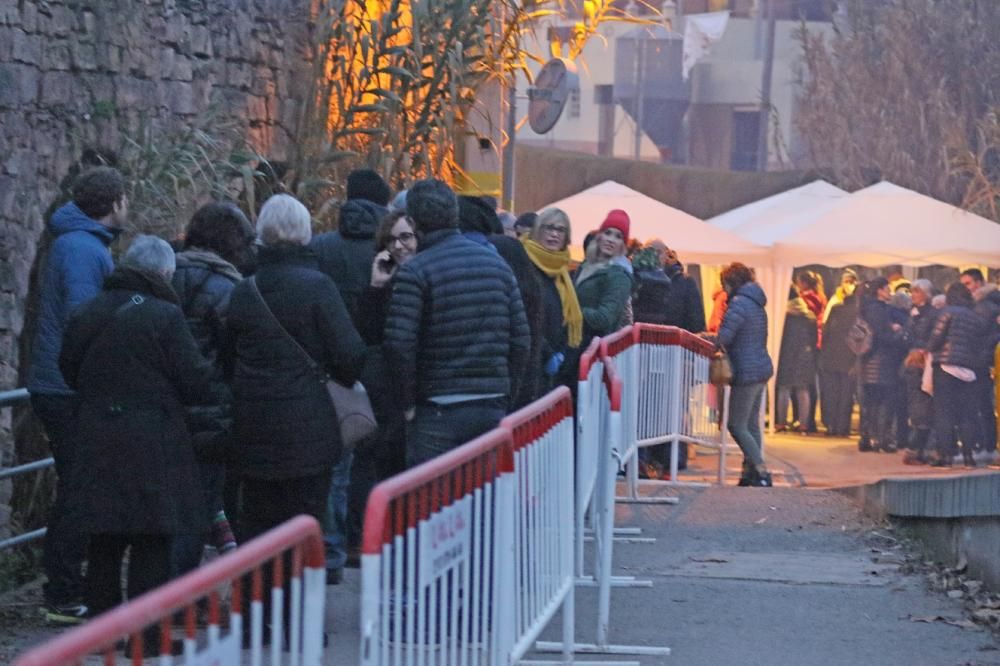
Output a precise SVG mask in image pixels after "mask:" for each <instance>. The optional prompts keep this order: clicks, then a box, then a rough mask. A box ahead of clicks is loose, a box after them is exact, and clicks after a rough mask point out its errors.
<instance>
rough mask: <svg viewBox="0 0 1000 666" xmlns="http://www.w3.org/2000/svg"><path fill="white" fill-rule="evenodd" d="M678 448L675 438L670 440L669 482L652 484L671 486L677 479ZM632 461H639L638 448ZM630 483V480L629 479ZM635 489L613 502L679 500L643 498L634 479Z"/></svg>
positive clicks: (675, 502) (648, 502)
mask: <svg viewBox="0 0 1000 666" xmlns="http://www.w3.org/2000/svg"><path fill="white" fill-rule="evenodd" d="M678 446H679V443H678V440H677V439H676V438H674V439H672V440H670V478H671V481H669V482H663V481H655V482H654V483H663V484H664V485H668V484H672V483H675V482H676V479H677V465H678V462H677V456H678V452H677V447H678ZM633 460H635V461H638V460H639V447H638V446H637V447H636V448H635V453H634V454H633ZM635 468H636V476H637V477H638V462H637V463H636V465H635ZM630 481H631V479H630ZM634 483H635V487H634V488H629V494H628V496H626V497H616V498H615V501H616V502H618V503H621V504H679V503H680V500H679V499H678V498H676V497H644V496H642V495H640V494H639V490H638V486H639V480H638V478H636V480H635V482H634ZM618 541H625V542H627V543H656V539H651V540H649V541H633V540H629V539H618Z"/></svg>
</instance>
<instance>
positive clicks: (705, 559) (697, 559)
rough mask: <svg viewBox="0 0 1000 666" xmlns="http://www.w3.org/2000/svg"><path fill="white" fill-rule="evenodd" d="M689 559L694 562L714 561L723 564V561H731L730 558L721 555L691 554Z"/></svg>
mask: <svg viewBox="0 0 1000 666" xmlns="http://www.w3.org/2000/svg"><path fill="white" fill-rule="evenodd" d="M688 559H689V560H691V561H692V562H710V563H714V564H723V563H725V562H728V561H729V560H727V559H724V558H721V557H694V556H691V557H688Z"/></svg>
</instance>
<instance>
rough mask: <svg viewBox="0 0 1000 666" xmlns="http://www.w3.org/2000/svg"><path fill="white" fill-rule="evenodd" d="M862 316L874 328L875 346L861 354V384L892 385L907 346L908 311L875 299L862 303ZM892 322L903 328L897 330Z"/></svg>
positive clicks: (896, 380)
mask: <svg viewBox="0 0 1000 666" xmlns="http://www.w3.org/2000/svg"><path fill="white" fill-rule="evenodd" d="M861 318H862V319H864V320H865V321H866V322H868V325H869V326H870V327H871V329H872V348H871V350H870V351H869V352H868V353H867V354H865V355H864V356H862V357H861V383H862V384H878V385H882V386H885V385H890V384H895V383H896V382H898V381H899V370H900V368H901V367H902V364H903V359H905V358H906V351H907V349H908V344H909V343H908V336H907V330H906V326H907V324H908V323H909V321H908V318H907V315H906V312H904V311H902V310H900V309H898V308H894V307H892V306H891V305H889V304H888V303H883V302H882V301H880V300H878V299H875V298H868V299H866V300H863V301H862V303H861ZM893 324H899V325H900V330H898V331H894V330H893V328H892V325H893Z"/></svg>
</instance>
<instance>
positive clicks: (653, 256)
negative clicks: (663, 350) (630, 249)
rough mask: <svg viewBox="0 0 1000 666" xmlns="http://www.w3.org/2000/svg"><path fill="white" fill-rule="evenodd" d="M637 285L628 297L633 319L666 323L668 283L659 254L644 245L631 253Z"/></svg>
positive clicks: (648, 322) (668, 297)
mask: <svg viewBox="0 0 1000 666" xmlns="http://www.w3.org/2000/svg"><path fill="white" fill-rule="evenodd" d="M632 267H633V268H634V269H635V279H636V282H637V283H638V288H637V291H636V294H635V296H634V297H633V298H632V314H633V316H634V317H635V321H636V322H640V323H646V324H658V325H660V326H669V325H670V324H669V323H667V317H668V310H669V307H670V306H669V301H670V299H671V295H672V291H671V286H672V282H671V280H670V278H669V277H667V274H666V273H665V272H664V270H663V255H662V253H661V251H660V250H659V249H657V248H656V247H653V246H652V245H647V246H646V247H644V248H643V249H641V250H639V251H638V252H636V253H635V254H634V255H633V256H632Z"/></svg>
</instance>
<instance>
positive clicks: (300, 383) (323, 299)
mask: <svg viewBox="0 0 1000 666" xmlns="http://www.w3.org/2000/svg"><path fill="white" fill-rule="evenodd" d="M259 258H260V264H259V268H258V271H257V274H256V276H255V279H256V283H257V286H258V288H259V289H260V292H261V294H262V295H263V297H264V299H265V301H266V302H267V305H268V306H269V307H270V309H271V311H272V312H273V313H274V315H275V316H276V317H277V318H278V321H279V322H280V323H281V325H282V326H283V327H284V329H285V331H287V332H288V333H289V334H291V336H292V337H294V338H295V340H296V341H297V342H298V343H299V344H300V345H301V346H302V347H304V348H305V350H306V351H307V352H308V353H309V355H310V356H311V357H312V358H313V359H314V360H315V361H316V362H317V363H318V364H319V365H320V366H321V367H322V368H323V369H324V370H325V371H326V372H327V373H328V374H329V375H330V376H331V377H333V378H334V379H336V380H337V381H339V382H340V383H342V384H344V385H347V386H350V385H352V384H353V383H354V382H355V381H356V380H357V379H358V377H359V374H360V371H361V367H362V364H363V362H364V356H365V345H364V343H363V342H362V341H361V337H360V336H359V335H358V332H357V331H356V330H355V329H354V325H353V324H352V323H351V320H350V318H349V317H348V316H347V310H346V309H345V308H344V302H343V301H342V300H341V298H340V294H339V293H338V292H337V288H336V287H335V286H334V284H333V282H332V281H331V280H330V278H328V277H327V276H326V275H324V274H323V273H321V272H319V270H318V269H317V268H316V259H315V257H314V256H313V254H312V253H311V252H310V251H309V250H308V249H307V248H304V247H289V246H285V247H277V248H262V249H261V251H260V255H259ZM226 334H227V335H226V337H227V340H226V359H227V367H228V368H229V369H230V372H231V373H232V388H233V445H232V447H231V448H232V465H233V467H235V468H236V469H237V470H238V471H239V472H240V473H241V474H243V475H245V476H250V477H254V478H265V479H287V478H295V477H301V476H310V475H313V474H319V473H320V472H323V471H324V470H328V469H329V468H330V467H331V466H332V465H334V464H335V463H336V462H337V461H338V460H340V453H341V442H340V434H339V432H338V430H337V428H336V425H335V423H336V421H335V415H334V412H333V407H332V406H331V404H330V398H329V396H328V395H327V392H326V387H325V386H324V383H323V380H324V379H325V378H323V377H318V376H317V374H316V373H315V372H313V370H311V369H310V367H309V365H308V363H307V361H306V360H305V359H304V358H303V357H302V353H301V352H300V351H298V350H297V349H296V348H295V346H294V345H293V344H292V343H291V341H290V340H288V338H287V336H286V335H285V334H284V333H282V332H281V331H279V330H277V329H276V327H275V326H274V324H273V321H272V320H271V319H270V317H269V316H268V314H267V311H266V310H265V309H264V306H263V305H262V304H261V302H260V299H258V298H257V296H256V295H255V294H254V292H253V289H252V286H251V285H250V284H248V283H247V282H245V281H244V282H241V283H240V284H238V285H236V288H235V289H233V294H232V298H231V300H230V304H229V316H228V318H227V319H226Z"/></svg>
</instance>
